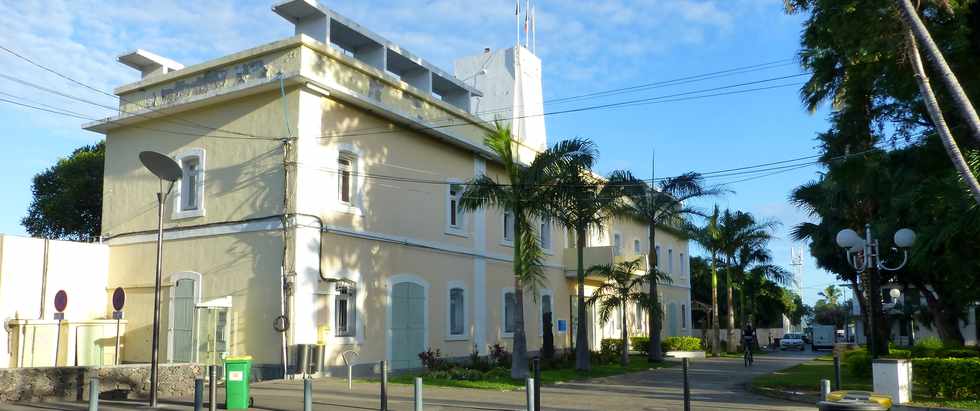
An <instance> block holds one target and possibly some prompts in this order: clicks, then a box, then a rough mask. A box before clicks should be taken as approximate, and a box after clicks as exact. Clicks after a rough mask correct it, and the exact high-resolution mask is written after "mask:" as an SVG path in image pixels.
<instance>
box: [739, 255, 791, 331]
mask: <svg viewBox="0 0 980 411" xmlns="http://www.w3.org/2000/svg"><path fill="white" fill-rule="evenodd" d="M767 243H768V240H760V241H751V242H748V243H747V244H745V245H743V246H742V247H741V248H739V251H738V253H737V254H736V257H735V259H734V262H735V264H734V266H733V270H734V271H733V272H734V277H735V283H736V284H737V285H739V288H740V289H742V292H741V293H739V301H740V304H739V307H740V310H739V311H740V316H739V319H740V322H741V323H742V324H743V325H744V324H745V323H746V313H753V314H754V312H753V311H752V310H749V309H748V306H747V305H746V296H747V294H748V293H747V292H746V288H747V287H746V285H745V283H746V282H749V281H756V282H762V281H763V280H766V281H771V282H773V283H776V284H778V285H787V284H789V282H790V279H791V278H792V275H791V274H790V273H789V272H788V271H786V270H784V269H783V268H782V267H779V266H776V265H773V264H772V253H771V252H770V251H769V248H768V247H767V245H768V244H767ZM750 300H752V299H751V298H750Z"/></svg>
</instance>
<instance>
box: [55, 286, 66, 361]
mask: <svg viewBox="0 0 980 411" xmlns="http://www.w3.org/2000/svg"><path fill="white" fill-rule="evenodd" d="M65 308H68V293H66V292H65V290H58V292H57V293H55V294H54V309H55V311H56V312H55V313H54V319H56V320H58V329H57V331H55V343H54V366H55V367H57V366H58V354H59V353H61V321H62V320H64V319H65Z"/></svg>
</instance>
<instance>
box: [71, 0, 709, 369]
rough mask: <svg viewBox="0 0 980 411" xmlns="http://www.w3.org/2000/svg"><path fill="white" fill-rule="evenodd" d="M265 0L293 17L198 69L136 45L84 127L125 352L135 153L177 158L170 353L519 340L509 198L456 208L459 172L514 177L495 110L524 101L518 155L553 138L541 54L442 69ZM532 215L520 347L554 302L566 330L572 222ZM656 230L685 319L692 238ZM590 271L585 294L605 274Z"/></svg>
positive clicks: (632, 243)
mask: <svg viewBox="0 0 980 411" xmlns="http://www.w3.org/2000/svg"><path fill="white" fill-rule="evenodd" d="M273 10H274V11H275V12H276V13H278V14H279V15H281V16H282V17H283V18H285V19H286V20H288V21H289V22H290V23H292V24H294V25H295V30H296V35H295V36H293V37H290V38H287V39H284V40H280V41H276V42H273V43H269V44H265V45H261V46H258V47H255V48H252V49H249V50H245V51H242V52H239V53H235V54H232V55H229V56H225V57H222V58H219V59H216V60H213V61H208V62H205V63H201V64H197V65H193V66H189V67H183V66H181V65H180V64H179V63H176V62H173V61H171V60H168V59H165V58H162V57H160V56H156V55H154V54H152V53H149V52H146V51H142V50H139V51H136V52H133V53H130V54H127V55H124V56H122V57H120V61H121V62H123V63H124V64H127V65H129V66H131V67H134V68H136V69H138V70H140V71H141V72H142V74H143V78H142V79H141V80H140V81H138V82H135V83H132V84H128V85H124V86H121V87H119V88H117V89H116V90H115V91H116V94H118V95H119V98H120V115H118V116H116V117H113V118H108V119H105V120H103V121H99V122H95V123H92V124H88V125H86V128H87V129H88V130H92V131H96V132H100V133H103V134H105V136H106V165H105V183H104V187H103V207H104V215H103V223H102V226H103V236H104V238H105V239H106V240H105V241H106V243H107V244H108V245H109V264H108V265H109V269H108V271H109V275H108V285H109V288H110V289H111V288H114V287H116V286H121V287H124V288H125V289H126V290H127V292H128V295H129V299H130V302H129V303H127V304H128V305H129V306H130V307H133V308H131V310H130V311H129V312H127V320H128V324H129V325H128V330H127V334H126V337H125V338H126V347H125V350H124V351H123V359H124V361H126V362H144V361H148V360H149V355H150V354H149V346H150V336H151V325H152V307H153V305H152V297H153V281H154V265H153V261H154V258H155V243H154V241H155V232H154V231H153V230H154V228H155V226H156V201H157V200H156V193H157V192H158V191H159V189H160V187H161V186H160V183H159V181H158V180H157V179H156V178H155V177H153V176H152V174H150V173H149V172H148V171H147V170H146V169H145V168H143V167H142V165H141V164H140V162H139V159H138V155H139V153H140V152H142V151H147V150H152V151H157V152H161V153H165V154H167V155H170V156H172V157H173V158H174V159H175V160H176V161H177V162H178V164H179V165H180V166H181V168H182V170H183V177H182V179H181V180H180V181H178V182H177V183H176V184H175V185H174V187H173V190H172V192H171V194H170V197H169V199H168V201H167V203H166V207H165V218H164V227H165V235H164V239H165V245H164V254H163V266H164V292H163V320H162V327H161V332H162V335H163V338H162V344H163V345H162V347H161V353H163V354H162V358H163V359H164V360H165V361H171V362H183V361H202V359H203V358H208V357H209V356H211V355H213V353H215V352H219V353H230V354H236V355H240V354H250V355H252V356H253V357H254V358H255V362H256V372H257V373H258V375H259V376H260V377H261V378H270V377H276V376H281V375H282V374H283V372H284V371H283V366H284V365H283V356H284V352H285V353H287V354H288V355H289V356H290V358H292V357H294V355H293V354H294V352H295V347H296V346H297V345H298V344H320V345H323V346H325V353H324V357H323V362H324V364H325V365H326V367H327V368H326V371H325V373H331V372H333V371H334V370H335V369H334V368H333V367H341V366H342V365H343V361H342V359H341V353H343V352H345V351H348V350H353V351H356V352H358V354H359V357H358V362H359V363H361V364H367V365H365V366H364V367H365V370H367V369H369V367H370V364H373V363H376V362H377V361H379V360H382V359H387V360H388V361H390V363H391V366H392V368H394V369H401V368H412V367H418V366H419V365H420V364H419V358H418V353H419V352H422V351H424V350H425V349H427V348H429V347H431V348H438V349H440V350H441V352H442V353H443V354H444V355H446V356H449V357H463V356H466V355H468V354H469V353H471V352H472V351H474V350H476V351H478V352H479V353H481V354H486V353H487V349H488V346H489V345H492V344H501V345H504V346H508V347H509V346H510V342H511V339H512V337H513V331H514V330H513V323H514V321H513V305H514V300H513V298H514V294H513V286H514V279H513V274H512V264H511V262H512V251H513V250H512V241H513V238H512V235H513V230H512V228H511V227H510V226H509V220H508V215H507V213H506V212H504V211H502V210H496V209H486V210H477V211H475V212H462V211H461V210H460V209H459V208H458V207H457V206H456V205H457V201H458V200H459V195H460V194H461V192H462V190H463V186H462V185H461V184H460V183H462V182H465V181H467V180H469V179H471V178H473V177H474V176H479V175H483V174H486V175H488V176H491V177H493V178H496V179H498V180H501V181H503V180H505V179H506V178H505V176H504V175H503V170H502V168H501V167H500V165H499V163H498V160H497V159H496V157H495V155H494V154H493V153H492V152H491V151H490V150H489V149H488V148H487V147H485V146H484V145H483V137H484V135H485V134H486V133H487V132H488V131H490V130H491V127H492V126H493V120H495V119H502V120H504V121H507V120H509V119H514V120H513V121H512V126H513V128H514V130H515V134H516V136H517V139H518V141H519V145H520V147H519V151H520V156H521V158H522V159H523V160H524V161H529V160H530V159H531V158H533V156H534V155H535V154H536V153H538V152H540V151H541V150H543V149H544V148H545V147H546V146H547V137H546V135H545V126H544V117H543V116H541V115H540V114H541V113H543V105H542V98H541V63H540V60H538V58H537V57H536V56H534V55H533V54H532V53H531V52H530V51H529V50H527V49H526V48H523V47H520V46H517V47H514V48H509V49H504V50H497V51H490V50H489V49H488V50H485V51H484V52H483V53H480V54H477V55H475V56H472V57H467V58H463V59H460V60H459V61H457V63H456V68H455V73H454V74H449V73H447V72H445V71H443V70H441V69H439V68H437V67H435V66H433V65H432V64H429V63H427V62H425V61H424V60H423V59H421V58H419V57H416V56H415V55H413V54H411V53H409V52H407V51H405V50H404V49H402V48H401V47H399V46H398V45H396V44H393V43H391V42H390V41H388V40H386V39H384V38H382V37H381V36H379V35H377V34H375V33H373V32H371V31H370V30H367V29H365V28H363V27H361V26H360V25H358V24H357V23H355V22H352V21H350V20H349V19H347V18H345V17H343V16H340V15H338V14H337V13H335V12H333V11H332V10H330V9H328V8H326V7H324V6H322V5H320V4H316V3H312V2H310V1H305V0H291V1H287V2H284V3H280V4H278V5H276V6H274V7H273ZM163 189H164V190H166V189H167V187H166V186H165V185H164V186H163ZM539 227H540V230H539V235H540V241H541V243H542V245H543V247H544V249H545V250H546V254H547V258H546V261H545V273H546V280H545V284H544V286H543V287H542V288H541V289H540V291H539V295H527V294H525V298H526V301H525V324H526V330H527V335H528V346H529V348H530V349H531V350H537V348H538V347H539V346H540V345H541V340H542V335H543V330H542V321H541V318H542V315H543V313H545V312H551V313H552V315H553V317H554V319H555V321H554V333H555V342H556V345H557V346H558V347H559V348H563V347H568V346H569V345H570V344H571V342H572V339H571V334H570V330H571V329H572V328H571V325H570V324H571V318H572V314H571V313H572V308H573V307H572V304H573V301H572V297H573V296H574V295H575V292H574V287H575V281H574V269H575V267H574V265H571V266H569V265H568V262H574V261H575V260H574V255H575V250H574V248H570V247H573V245H574V243H570V242H568V241H569V236H568V234H567V231H566V230H564V229H563V228H562V227H558V226H556V225H554V224H551V223H549V222H547V221H544V222H540V226H539ZM646 230H647V227H646V226H645V225H644V224H642V223H640V222H635V221H627V220H616V221H614V222H613V223H611V224H610V225H609V227H607V229H606V230H605V231H602V232H595V233H592V234H591V237H592V238H590V239H589V248H588V249H587V250H586V257H587V258H586V262H587V264H595V263H610V262H613V261H620V260H622V259H627V258H639V257H641V256H642V255H643V253H645V250H647V244H646V243H647V231H646ZM657 239H658V241H663V243H662V244H659V245H658V246H659V249H660V252H661V253H662V254H661V256H660V257H661V258H660V261H661V262H662V266H661V268H662V269H663V270H665V271H667V272H669V273H671V275H672V278H673V281H672V282H671V283H670V284H669V285H666V286H663V287H661V290H662V294H663V301H664V302H665V305H664V309H665V310H664V312H665V321H664V330H663V331H664V334H665V335H689V330H690V280H689V267H688V261H687V260H688V256H689V254H688V245H687V242H686V241H684V240H681V239H678V238H675V237H672V236H670V235H669V234H667V233H659V232H658V234H657ZM589 281H590V287H592V288H590V292H591V289H594V286H595V284H597V283H596V281H600V280H599V279H590V280H589ZM214 307H221V308H222V310H218V311H215V312H214V313H212V312H211V311H202V310H208V309H213V308H214ZM631 311H633V313H631V314H630V319H631V320H630V321H629V323H630V324H627V325H626V326H632V327H634V333H637V332H639V333H643V332H645V327H646V326H645V320H643V318H644V314H643V313H642V310H639V309H633V310H631ZM202 313H204V314H202ZM207 313H211V314H207ZM215 313H216V314H215ZM212 314H213V316H212V317H207V318H210V320H209V322H208V326H207V327H204V326H202V324H204V320H202V319H203V318H206V316H207V315H212ZM280 316H283V317H285V318H287V319H288V327H284V325H285V324H284V323H283V322H282V321H281V320H280V319H279V317H280ZM613 323H615V321H612V323H607V324H599V323H598V320H595V321H594V324H591V325H590V334H593V335H591V336H593V338H592V340H593V341H594V344H595V347H598V343H599V341H598V340H599V339H600V338H603V337H606V336H608V337H618V335H619V334H618V332H616V329H617V328H616V327H621V326H623V325H622V324H613ZM277 327H278V328H277ZM282 328H286V330H285V331H284V332H279V331H278V330H279V329H282ZM289 362H292V361H289ZM338 369H339V368H338ZM291 370H292V368H291ZM286 372H292V371H286Z"/></svg>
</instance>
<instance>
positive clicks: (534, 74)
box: [454, 46, 548, 150]
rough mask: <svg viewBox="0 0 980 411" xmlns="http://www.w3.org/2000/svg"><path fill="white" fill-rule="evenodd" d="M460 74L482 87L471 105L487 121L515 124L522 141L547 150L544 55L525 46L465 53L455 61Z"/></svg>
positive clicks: (477, 86)
mask: <svg viewBox="0 0 980 411" xmlns="http://www.w3.org/2000/svg"><path fill="white" fill-rule="evenodd" d="M454 66H455V67H454V68H455V75H456V78H458V79H460V80H461V81H463V82H464V83H466V84H468V85H470V86H472V87H474V88H476V89H477V90H480V91H481V92H482V93H483V96H482V97H473V98H472V101H471V102H470V107H471V110H472V112H473V114H476V115H478V116H480V117H481V118H483V119H484V120H487V121H494V120H500V121H501V122H502V123H509V124H511V127H512V130H513V133H514V135H515V136H516V138H517V139H518V141H521V142H523V143H524V144H525V145H527V146H529V147H531V148H534V149H537V150H543V149H544V148H545V147H547V145H548V137H547V134H546V132H545V125H544V115H543V114H544V100H543V97H542V93H541V59H539V58H538V56H536V55H534V53H532V52H531V50H528V49H527V48H525V47H523V46H517V47H511V48H508V49H503V50H497V51H491V50H490V49H489V48H488V49H485V50H484V51H483V53H482V54H478V55H475V56H469V57H463V58H461V59H458V60H456V62H455V64H454Z"/></svg>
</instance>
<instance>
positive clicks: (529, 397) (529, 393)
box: [524, 377, 535, 411]
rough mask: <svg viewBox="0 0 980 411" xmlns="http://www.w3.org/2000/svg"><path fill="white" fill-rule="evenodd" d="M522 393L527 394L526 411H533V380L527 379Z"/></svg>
mask: <svg viewBox="0 0 980 411" xmlns="http://www.w3.org/2000/svg"><path fill="white" fill-rule="evenodd" d="M524 391H525V392H527V411H535V409H534V378H530V377H528V379H527V382H526V384H525V386H524Z"/></svg>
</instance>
